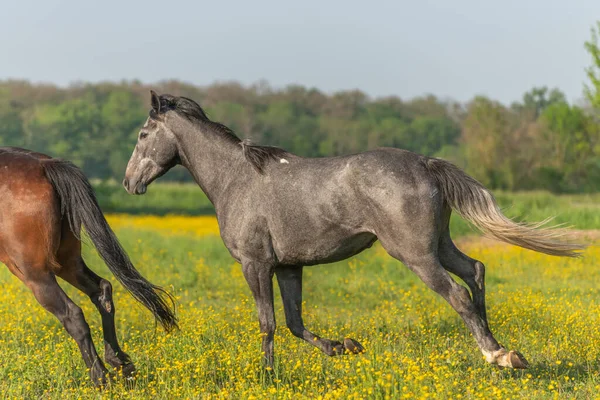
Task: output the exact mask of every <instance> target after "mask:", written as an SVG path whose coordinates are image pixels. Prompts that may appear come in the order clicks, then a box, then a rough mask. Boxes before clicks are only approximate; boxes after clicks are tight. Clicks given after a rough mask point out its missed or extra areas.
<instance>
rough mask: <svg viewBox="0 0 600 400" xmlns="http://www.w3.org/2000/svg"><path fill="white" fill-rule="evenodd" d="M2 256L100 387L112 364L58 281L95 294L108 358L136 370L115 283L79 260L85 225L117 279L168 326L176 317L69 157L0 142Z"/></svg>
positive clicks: (91, 295)
mask: <svg viewBox="0 0 600 400" xmlns="http://www.w3.org/2000/svg"><path fill="white" fill-rule="evenodd" d="M0 193H2V196H0V261H1V262H2V263H4V264H6V266H7V267H8V269H9V270H10V271H11V272H12V273H13V274H14V275H16V276H17V277H18V278H19V279H20V280H21V281H23V283H25V285H27V287H29V289H31V291H32V292H33V295H34V296H35V298H36V299H37V301H38V302H39V303H40V304H41V305H42V306H43V307H44V308H45V309H46V310H48V311H50V312H51V313H52V314H54V315H55V316H56V318H58V320H59V321H60V322H61V323H62V324H63V326H64V327H65V329H66V330H67V332H68V333H69V334H70V335H71V336H72V337H73V339H75V341H76V342H77V345H78V346H79V349H80V350H81V355H82V356H83V360H84V361H85V363H86V365H87V367H88V368H89V371H90V377H91V378H92V381H93V382H94V384H96V385H104V384H105V383H106V377H107V373H108V372H107V369H106V367H105V366H104V364H103V363H102V361H101V360H100V358H99V357H98V353H97V352H96V348H95V347H94V344H93V342H92V337H91V335H90V328H89V326H88V324H87V322H86V321H85V319H84V316H83V312H82V311H81V308H79V307H78V306H77V305H75V303H73V301H72V300H71V299H70V298H69V297H68V296H67V295H66V294H65V292H64V291H63V290H62V289H61V288H60V286H59V285H58V283H57V281H56V277H57V276H58V277H60V278H62V279H64V280H65V281H67V282H68V283H70V284H71V285H73V286H75V287H76V288H78V289H79V290H81V291H82V292H83V293H85V294H86V295H88V296H89V298H90V299H91V300H92V302H93V303H94V305H95V306H96V307H97V309H98V311H99V312H100V315H101V316H102V330H103V332H104V345H105V359H106V362H107V363H108V364H110V365H111V366H113V367H114V368H118V369H122V371H123V374H124V375H125V376H130V375H131V374H133V373H134V372H135V367H134V365H133V363H132V362H131V359H130V358H129V356H128V355H127V354H126V353H125V352H123V350H121V348H120V347H119V343H118V341H117V335H116V333H115V307H114V304H113V301H112V287H111V284H110V282H108V281H107V280H105V279H103V278H101V277H99V276H98V275H96V274H95V273H94V272H93V271H91V270H90V269H89V268H88V267H87V266H86V264H85V262H84V261H83V258H82V257H81V240H80V232H81V228H82V226H83V227H84V228H85V230H86V232H87V234H88V236H89V237H90V239H91V241H92V243H93V244H94V246H95V247H96V249H97V251H98V253H99V254H100V256H101V257H102V259H103V260H104V262H105V263H106V265H107V266H108V267H109V269H110V270H111V272H112V273H113V274H114V275H115V277H116V278H117V279H118V280H119V281H120V282H121V283H122V284H123V286H125V288H127V290H129V292H130V293H131V294H132V295H133V296H134V297H135V299H136V300H138V301H139V302H140V303H142V304H143V305H144V306H145V307H146V308H148V309H149V310H150V311H151V312H152V313H153V314H154V317H155V318H156V319H157V321H159V322H160V323H161V324H162V325H163V327H164V328H165V329H166V330H167V331H169V330H171V329H173V328H175V327H177V321H176V318H175V316H174V313H173V310H172V308H171V307H170V305H169V303H168V301H165V300H166V299H167V300H169V299H170V296H169V295H168V294H167V293H166V292H165V291H164V290H162V289H161V288H159V287H157V286H154V285H152V284H151V283H150V282H148V281H147V280H146V279H145V278H144V277H143V276H141V275H140V273H139V272H138V271H136V269H135V268H134V266H133V265H132V263H131V261H130V260H129V258H128V256H127V254H126V253H125V251H124V250H123V248H122V247H121V245H120V244H119V242H118V240H117V238H116V236H115V234H114V233H113V231H112V230H111V229H110V227H109V225H108V223H107V222H106V219H105V218H104V215H103V214H102V211H101V210H100V207H99V206H98V202H97V201H96V197H95V195H94V191H93V189H92V187H91V185H90V183H89V181H88V180H87V179H86V177H85V176H84V175H83V173H82V172H81V170H80V169H78V168H77V167H76V166H74V165H73V164H71V163H70V162H67V161H62V160H57V159H53V158H50V157H48V156H46V155H44V154H40V153H35V152H32V151H29V150H24V149H18V148H7V147H0Z"/></svg>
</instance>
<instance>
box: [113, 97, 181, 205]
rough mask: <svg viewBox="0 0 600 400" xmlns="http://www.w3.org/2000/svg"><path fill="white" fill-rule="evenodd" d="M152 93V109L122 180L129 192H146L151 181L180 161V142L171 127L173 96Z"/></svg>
mask: <svg viewBox="0 0 600 400" xmlns="http://www.w3.org/2000/svg"><path fill="white" fill-rule="evenodd" d="M150 93H151V102H152V110H150V115H149V117H148V119H147V120H146V123H145V124H144V126H143V127H142V129H141V130H140V133H139V135H138V140H137V144H136V146H135V148H134V149H133V154H132V155H131V158H130V159H129V163H128V164H127V170H126V171H125V179H124V180H123V186H124V187H125V190H127V192H128V193H130V194H144V193H146V188H147V187H148V185H149V184H150V183H152V182H153V181H154V180H155V179H156V178H158V177H160V176H162V175H164V174H165V173H166V172H167V171H168V170H169V169H171V168H172V167H174V166H175V165H176V164H178V163H179V153H178V149H177V141H176V138H175V135H174V133H173V132H172V131H171V129H170V128H169V126H168V121H169V117H170V114H171V113H169V111H170V110H171V109H172V107H171V104H170V99H171V98H172V96H169V95H164V96H158V95H157V94H156V93H155V92H154V91H151V92H150Z"/></svg>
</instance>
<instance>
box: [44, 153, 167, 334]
mask: <svg viewBox="0 0 600 400" xmlns="http://www.w3.org/2000/svg"><path fill="white" fill-rule="evenodd" d="M42 166H43V167H44V170H45V172H46V176H47V177H48V179H49V180H50V183H52V186H53V187H54V190H55V191H56V193H57V195H58V197H59V199H60V208H61V213H62V215H63V217H66V218H67V219H68V221H69V225H70V227H71V231H73V233H74V234H75V236H77V237H80V232H81V227H82V226H83V227H84V228H85V231H86V232H87V234H88V236H89V237H90V239H91V240H92V243H94V246H95V247H96V249H97V250H98V254H100V257H101V258H102V259H103V260H104V262H105V263H106V265H107V266H108V268H109V269H110V271H111V272H112V273H113V274H114V275H115V277H116V278H117V279H118V280H119V282H121V284H122V285H123V286H125V288H126V289H127V290H128V291H129V292H130V293H131V294H132V295H133V297H134V298H135V299H136V300H137V301H139V302H140V303H142V304H143V305H144V306H145V307H146V308H147V309H149V310H150V311H151V312H152V314H154V317H155V318H156V320H157V321H158V322H160V323H161V325H162V326H163V327H164V328H165V330H166V331H171V330H173V329H175V328H177V318H176V317H175V314H174V310H173V308H174V307H173V304H174V302H173V298H172V296H171V295H170V294H169V293H168V292H166V291H165V290H163V289H162V288H160V287H158V286H155V285H153V284H151V283H150V282H148V280H146V278H144V277H143V276H142V275H141V274H140V273H139V272H138V271H137V270H136V269H135V267H134V266H133V264H132V263H131V261H130V260H129V257H128V256H127V253H125V250H123V247H121V244H120V243H119V241H118V240H117V237H116V236H115V234H114V232H113V231H112V229H111V228H110V226H109V225H108V222H106V219H105V218H104V215H103V214H102V211H101V210H100V206H99V205H98V201H97V200H96V196H95V194H94V190H93V188H92V186H91V185H90V182H89V181H88V180H87V178H86V177H85V175H84V174H83V172H82V171H81V170H80V169H79V168H77V167H76V166H75V165H73V164H72V163H70V162H68V161H62V160H53V159H51V160H43V161H42ZM169 303H170V304H169Z"/></svg>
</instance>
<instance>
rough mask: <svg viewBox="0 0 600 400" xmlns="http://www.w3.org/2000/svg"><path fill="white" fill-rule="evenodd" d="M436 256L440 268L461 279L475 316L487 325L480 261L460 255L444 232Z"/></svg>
mask: <svg viewBox="0 0 600 400" xmlns="http://www.w3.org/2000/svg"><path fill="white" fill-rule="evenodd" d="M438 256H439V259H440V262H441V263H442V266H443V267H444V268H445V269H446V270H447V271H449V272H452V273H453V274H454V275H456V276H458V277H459V278H460V279H462V280H463V281H464V282H465V283H466V284H467V286H469V289H470V290H471V295H472V296H473V304H474V305H475V308H476V309H477V314H479V316H480V317H481V319H483V322H484V323H485V324H486V326H487V324H488V321H487V313H486V307H485V267H484V265H483V263H481V261H477V260H474V259H472V258H471V257H469V256H467V255H466V254H464V253H462V252H461V251H460V250H459V249H458V248H456V246H455V245H454V242H452V239H451V238H450V232H449V231H446V232H445V233H444V234H442V237H441V238H440V245H439V248H438Z"/></svg>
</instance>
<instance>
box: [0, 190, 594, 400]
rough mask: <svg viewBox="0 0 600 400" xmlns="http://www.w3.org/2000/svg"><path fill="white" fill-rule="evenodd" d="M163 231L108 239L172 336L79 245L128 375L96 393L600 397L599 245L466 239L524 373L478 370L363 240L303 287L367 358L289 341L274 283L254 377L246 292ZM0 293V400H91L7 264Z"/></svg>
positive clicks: (461, 340)
mask: <svg viewBox="0 0 600 400" xmlns="http://www.w3.org/2000/svg"><path fill="white" fill-rule="evenodd" d="M532 203H533V202H532ZM545 207H547V206H545ZM159 228H160V227H159V226H156V229H154V228H136V229H134V228H127V227H122V228H119V229H118V230H117V233H118V235H119V237H120V239H121V240H122V243H123V244H124V246H125V248H126V249H127V250H128V252H129V254H130V256H131V258H132V260H133V261H134V263H135V264H136V266H137V267H138V269H140V270H141V271H142V272H143V273H144V275H145V276H147V277H148V278H149V279H150V280H151V281H153V282H156V283H159V284H161V285H163V286H165V287H167V288H170V289H171V290H173V291H174V293H175V294H176V295H177V298H178V304H179V305H178V310H179V317H180V320H181V331H179V332H175V333H173V334H171V335H168V336H166V335H164V334H163V333H162V332H160V331H156V330H155V329H154V324H153V322H152V320H151V318H150V316H149V314H148V312H147V311H146V310H144V309H142V308H141V307H140V306H139V305H137V304H136V303H135V302H134V301H133V300H132V299H131V297H130V296H129V295H127V294H126V293H125V292H124V290H123V288H122V287H121V286H120V285H119V284H118V283H116V282H114V279H112V277H111V275H110V273H109V272H108V271H107V269H106V267H105V266H104V265H103V264H102V263H101V262H100V260H99V259H98V257H97V255H96V254H95V252H94V251H93V250H92V249H90V248H89V247H86V248H85V257H86V259H87V261H88V264H89V265H90V266H91V268H92V269H94V270H95V271H97V272H98V273H99V274H100V275H102V276H104V277H110V279H111V280H112V281H113V283H114V287H115V307H116V309H117V321H118V323H117V325H118V326H117V328H118V334H119V337H120V338H121V341H122V343H123V344H124V347H125V350H126V351H127V352H129V354H130V355H131V356H132V358H133V360H134V361H135V363H136V365H137V367H138V369H139V372H140V374H139V376H138V378H137V380H136V381H135V382H133V383H132V384H131V385H129V387H127V386H126V385H125V384H123V383H121V381H119V383H117V384H116V385H114V386H113V387H111V388H110V389H109V390H108V391H107V392H105V393H104V394H103V396H104V397H107V398H135V399H142V398H156V399H176V398H186V399H188V398H208V397H215V398H218V397H223V398H235V399H237V398H257V399H262V398H272V399H279V398H290V399H292V398H293V399H298V398H307V399H314V398H319V396H321V397H322V398H377V399H379V398H380V399H384V398H394V399H395V398H402V397H403V396H407V398H425V397H429V398H440V399H456V398H458V397H459V396H462V397H463V398H485V399H487V398H502V399H506V398H523V399H538V398H539V399H546V398H548V399H550V398H579V399H592V398H597V396H598V393H600V365H599V361H598V360H599V359H600V289H598V285H597V283H598V282H599V281H600V269H599V268H597V265H599V263H600V249H599V248H598V247H593V248H591V249H590V250H588V253H587V254H586V257H585V258H584V259H579V260H572V259H563V258H555V257H547V256H542V255H538V254H536V253H533V252H529V251H523V250H519V249H516V248H514V247H513V248H511V247H498V248H496V247H491V248H490V247H481V246H479V245H477V244H472V245H467V247H466V249H467V250H468V251H467V252H468V254H470V255H471V256H473V257H476V258H477V259H480V260H482V261H483V262H484V263H485V264H486V265H487V282H488V286H487V293H488V296H487V298H488V310H489V320H490V324H491V327H492V330H493V331H494V332H495V334H496V337H497V338H498V340H500V341H501V343H504V344H505V345H506V346H507V347H509V348H511V349H516V350H519V351H521V352H523V353H524V354H525V355H526V356H527V357H528V359H529V361H530V362H531V364H532V367H531V369H529V370H527V371H512V370H499V369H497V368H495V367H492V366H489V365H487V364H486V363H485V362H484V361H483V360H482V357H481V354H480V353H479V351H478V350H477V347H476V345H475V343H474V340H473V339H472V337H471V335H470V334H469V333H468V331H467V329H466V328H465V327H464V325H463V323H462V321H461V319H460V317H458V315H457V314H456V313H455V312H454V311H453V310H452V309H451V308H450V307H449V306H448V305H447V304H446V303H445V302H444V301H443V300H441V299H440V297H439V296H437V295H435V294H434V293H433V292H431V291H430V290H429V289H427V288H426V287H425V286H424V285H423V284H422V283H421V282H420V281H419V280H418V278H417V277H416V276H415V275H414V274H413V273H411V272H410V271H408V270H407V269H406V268H405V267H403V266H402V264H400V263H399V262H398V261H396V260H394V259H392V258H390V257H389V256H387V255H386V254H385V253H384V252H383V251H382V249H381V248H380V247H379V246H374V248H373V249H370V250H368V251H366V252H364V253H361V254H360V255H359V256H357V257H355V258H353V259H351V260H347V261H343V262H339V263H335V264H330V265H327V266H316V267H310V268H306V271H305V279H304V288H305V290H304V301H305V304H304V318H305V323H306V325H307V327H309V328H310V329H311V330H313V331H315V332H316V333H318V334H320V335H322V336H323V337H329V338H333V339H341V338H343V337H345V336H350V337H354V338H355V339H357V340H359V341H361V342H362V343H363V344H364V345H365V347H366V349H367V353H365V354H364V355H359V356H345V357H338V358H329V357H327V356H325V355H323V354H321V353H320V352H319V351H318V350H316V349H315V348H313V347H312V346H310V345H308V344H307V343H305V342H303V341H301V340H300V339H297V338H295V337H293V336H292V335H291V334H290V333H289V332H288V330H287V329H286V328H285V322H284V321H285V317H284V315H283V310H282V304H281V300H280V299H279V295H278V289H277V286H276V289H275V293H276V296H275V309H276V319H277V321H278V323H279V327H278V330H277V333H276V337H275V341H276V345H275V346H276V354H277V365H276V368H275V370H274V371H273V372H272V373H266V372H265V371H263V370H262V369H261V368H260V357H261V354H260V346H259V344H260V334H259V331H258V323H257V318H256V311H255V308H254V304H253V300H252V296H251V294H250V291H249V289H248V287H247V285H246V283H245V281H244V278H243V275H242V273H241V268H240V266H239V265H237V264H236V263H234V262H233V260H232V259H231V257H230V255H229V254H228V252H227V250H226V249H225V247H224V246H223V244H222V242H221V240H220V238H218V237H216V236H208V237H198V236H194V235H192V234H189V235H170V234H165V233H164V231H160V230H159ZM0 284H2V287H3V291H2V292H1V293H0V349H2V350H1V351H0V393H2V394H3V396H4V397H8V398H44V399H71V398H73V399H75V398H85V399H91V398H100V396H101V395H100V394H99V393H97V392H95V390H94V389H92V388H91V387H90V385H89V384H88V383H87V374H86V372H85V369H84V364H83V361H82V360H81V358H80V356H79V354H78V351H77V347H76V346H75V344H74V343H73V341H72V340H71V339H70V338H68V336H67V334H66V333H65V332H64V330H63V329H62V327H61V326H60V325H59V323H58V322H57V321H56V320H55V319H54V318H53V317H52V316H51V315H49V314H48V313H46V312H45V311H44V310H42V309H41V307H39V306H38V305H37V304H36V302H35V300H34V299H33V297H32V296H31V294H30V293H29V292H28V291H27V289H26V288H25V287H24V286H23V285H22V284H21V283H20V282H18V281H17V279H16V278H14V277H13V276H12V275H10V274H9V273H8V271H7V270H6V269H2V270H0ZM66 290H67V293H68V294H69V295H70V296H71V297H72V298H73V299H74V300H75V301H76V302H77V303H78V304H80V305H82V307H83V309H84V313H85V315H86V318H87V320H88V321H89V323H90V325H91V327H92V331H93V334H94V340H95V343H96V345H97V347H98V348H99V349H101V348H100V344H101V343H102V336H101V331H100V319H99V317H98V314H97V312H96V311H95V309H94V308H93V306H92V305H91V304H90V302H89V301H88V300H87V299H85V298H84V297H83V296H82V295H81V294H79V293H78V292H77V291H76V290H74V289H73V288H71V287H66Z"/></svg>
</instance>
